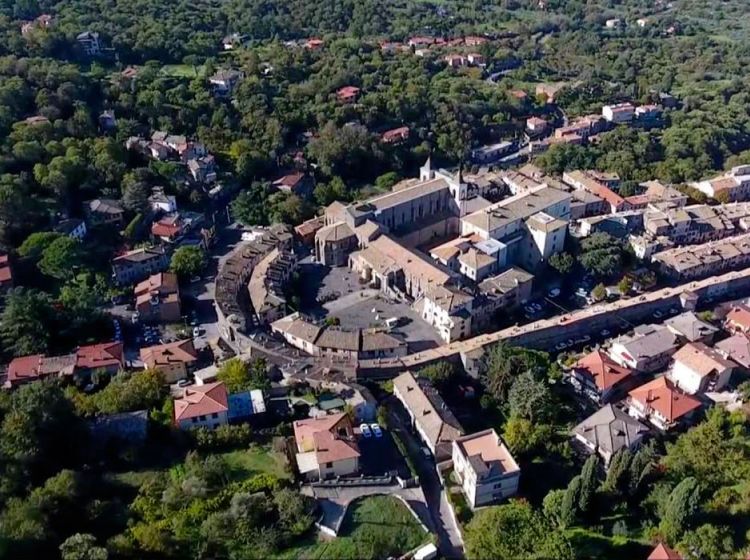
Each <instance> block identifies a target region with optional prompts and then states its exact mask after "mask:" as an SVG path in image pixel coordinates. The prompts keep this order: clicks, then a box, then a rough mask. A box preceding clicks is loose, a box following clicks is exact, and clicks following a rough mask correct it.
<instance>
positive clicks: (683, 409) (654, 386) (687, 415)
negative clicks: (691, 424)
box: [627, 376, 702, 431]
mask: <svg viewBox="0 0 750 560" xmlns="http://www.w3.org/2000/svg"><path fill="white" fill-rule="evenodd" d="M627 406H628V414H630V415H631V416H632V417H633V418H636V419H638V420H648V421H649V422H650V423H651V424H652V425H654V426H656V427H657V428H659V429H660V430H662V431H668V430H671V429H672V428H674V427H675V426H677V425H678V424H685V423H687V422H688V421H689V420H690V419H691V418H692V417H693V416H694V413H695V412H696V411H697V410H699V409H700V408H701V406H702V405H701V402H700V401H699V400H698V399H696V398H695V397H693V396H690V395H687V394H685V393H683V392H682V391H680V390H679V389H678V388H677V387H676V386H675V385H674V384H673V383H672V382H671V381H670V380H669V379H667V378H666V377H664V376H662V377H658V378H656V379H654V380H653V381H650V382H649V383H646V384H645V385H641V386H640V387H637V388H635V389H633V390H632V391H630V393H628V400H627Z"/></svg>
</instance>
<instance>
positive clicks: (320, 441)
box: [313, 431, 360, 465]
mask: <svg viewBox="0 0 750 560" xmlns="http://www.w3.org/2000/svg"><path fill="white" fill-rule="evenodd" d="M313 442H314V446H315V457H316V459H317V460H318V464H319V465H320V464H325V463H333V462H336V461H344V460H346V459H354V458H356V457H359V455H360V454H359V447H358V446H357V442H355V441H354V440H353V439H352V440H349V439H344V438H341V437H339V436H338V435H335V434H332V433H331V432H329V431H320V432H316V433H314V434H313Z"/></svg>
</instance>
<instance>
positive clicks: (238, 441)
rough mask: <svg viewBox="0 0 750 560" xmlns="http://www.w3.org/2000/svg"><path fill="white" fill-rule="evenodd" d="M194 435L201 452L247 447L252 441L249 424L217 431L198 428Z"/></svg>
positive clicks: (229, 426) (227, 425) (217, 429)
mask: <svg viewBox="0 0 750 560" xmlns="http://www.w3.org/2000/svg"><path fill="white" fill-rule="evenodd" d="M193 435H194V437H195V445H196V446H197V447H198V449H199V450H200V451H223V450H226V449H233V448H237V447H247V446H248V445H249V444H250V441H251V439H252V430H251V429H250V426H248V425H247V424H236V425H230V424H226V425H224V426H219V427H218V428H216V429H215V430H211V429H209V428H198V429H196V430H194V431H193Z"/></svg>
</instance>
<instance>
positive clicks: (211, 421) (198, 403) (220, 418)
mask: <svg viewBox="0 0 750 560" xmlns="http://www.w3.org/2000/svg"><path fill="white" fill-rule="evenodd" d="M228 416H229V395H228V393H227V388H226V386H225V385H224V384H223V383H221V382H217V383H208V384H206V385H193V386H190V387H185V388H184V389H182V393H181V395H180V396H179V397H177V398H175V399H174V423H175V425H176V426H177V427H179V428H181V429H183V430H185V429H189V428H216V427H218V426H223V425H224V424H226V423H227V422H228Z"/></svg>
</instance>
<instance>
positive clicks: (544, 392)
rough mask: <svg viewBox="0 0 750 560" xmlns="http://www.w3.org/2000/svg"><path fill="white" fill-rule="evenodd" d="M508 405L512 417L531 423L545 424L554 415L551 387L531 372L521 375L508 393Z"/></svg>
mask: <svg viewBox="0 0 750 560" xmlns="http://www.w3.org/2000/svg"><path fill="white" fill-rule="evenodd" d="M508 404H509V407H510V413H511V415H512V416H518V417H520V418H525V419H527V420H529V421H531V422H540V421H542V422H543V421H545V420H547V419H549V418H550V417H551V416H552V415H553V413H554V411H553V410H552V408H551V404H552V393H551V392H550V390H549V386H548V385H547V383H546V381H542V380H538V379H536V378H535V377H534V374H532V373H531V372H530V371H525V372H523V373H521V374H520V375H519V376H518V377H516V379H515V380H514V381H513V384H512V385H511V387H510V391H508Z"/></svg>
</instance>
